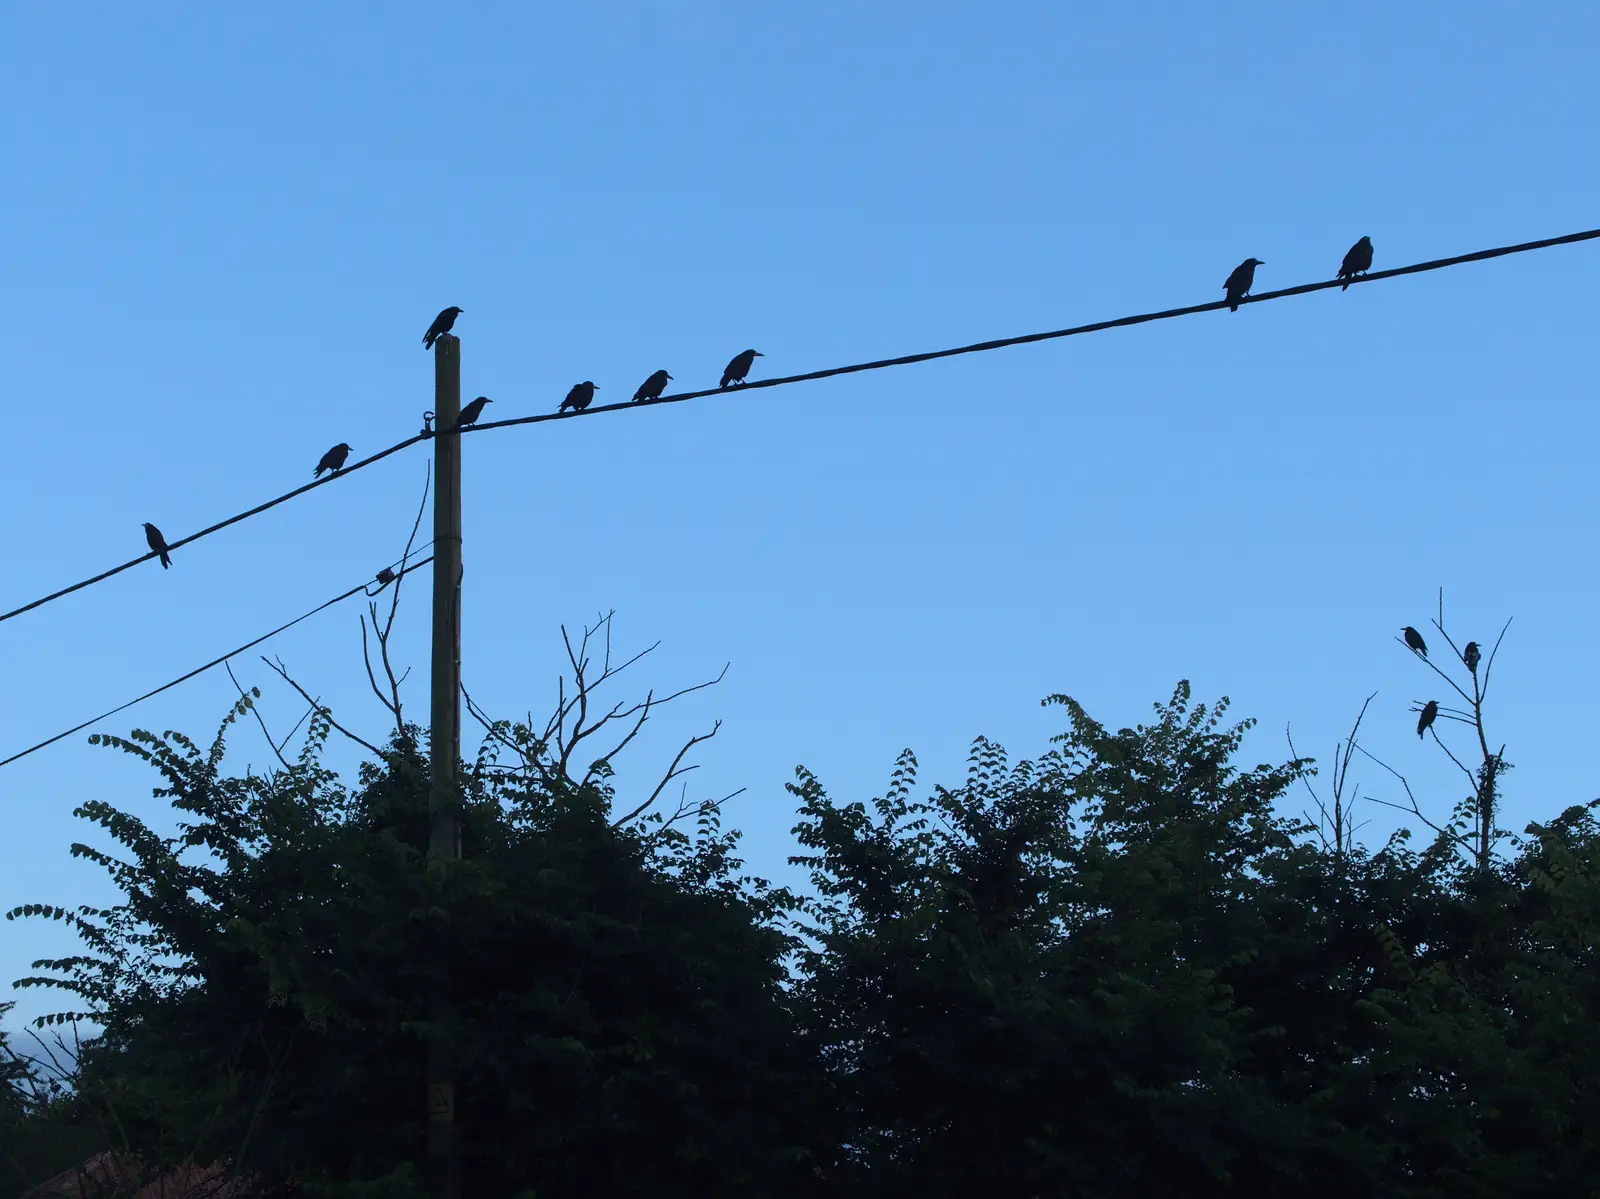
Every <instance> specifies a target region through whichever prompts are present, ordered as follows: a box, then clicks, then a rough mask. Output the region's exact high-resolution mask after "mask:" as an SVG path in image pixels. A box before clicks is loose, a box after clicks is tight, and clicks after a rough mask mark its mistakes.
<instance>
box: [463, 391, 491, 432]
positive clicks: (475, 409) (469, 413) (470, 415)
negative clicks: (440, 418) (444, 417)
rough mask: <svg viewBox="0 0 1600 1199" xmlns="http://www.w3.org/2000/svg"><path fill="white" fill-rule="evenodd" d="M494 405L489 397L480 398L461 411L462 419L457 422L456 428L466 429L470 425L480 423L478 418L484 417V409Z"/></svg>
mask: <svg viewBox="0 0 1600 1199" xmlns="http://www.w3.org/2000/svg"><path fill="white" fill-rule="evenodd" d="M492 403H494V401H493V400H491V399H490V398H489V397H488V396H479V397H478V398H477V399H475V400H473V401H472V403H470V404H468V405H467V406H466V407H465V408H463V409H462V410H461V418H460V419H459V420H458V421H456V428H458V429H465V428H466V427H467V426H468V425H475V424H477V423H478V418H479V417H480V416H482V415H483V410H484V407H485V406H486V405H488V404H492Z"/></svg>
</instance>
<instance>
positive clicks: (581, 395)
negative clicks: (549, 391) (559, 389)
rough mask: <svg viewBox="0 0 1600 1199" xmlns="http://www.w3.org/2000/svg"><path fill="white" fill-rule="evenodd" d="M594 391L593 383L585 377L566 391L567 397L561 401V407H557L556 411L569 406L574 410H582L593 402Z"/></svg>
mask: <svg viewBox="0 0 1600 1199" xmlns="http://www.w3.org/2000/svg"><path fill="white" fill-rule="evenodd" d="M594 393H595V386H594V384H593V383H591V382H589V380H587V379H585V380H584V381H583V382H582V383H579V384H577V385H576V386H574V387H573V389H572V390H571V391H569V392H567V398H566V399H564V400H562V401H561V407H559V408H557V409H556V411H557V412H565V411H566V410H567V409H568V408H571V409H572V410H573V411H574V412H582V411H583V410H584V409H585V408H587V407H588V406H589V405H590V404H592V403H593V402H594Z"/></svg>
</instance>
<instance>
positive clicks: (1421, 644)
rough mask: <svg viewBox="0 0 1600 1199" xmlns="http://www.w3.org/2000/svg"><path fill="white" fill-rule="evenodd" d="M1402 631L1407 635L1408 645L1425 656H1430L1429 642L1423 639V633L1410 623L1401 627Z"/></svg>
mask: <svg viewBox="0 0 1600 1199" xmlns="http://www.w3.org/2000/svg"><path fill="white" fill-rule="evenodd" d="M1400 632H1401V633H1402V634H1404V635H1405V639H1406V644H1407V645H1409V646H1410V647H1411V648H1412V649H1413V650H1415V651H1416V652H1417V653H1419V654H1421V655H1422V656H1423V657H1424V658H1426V657H1427V656H1428V643H1427V642H1426V641H1424V640H1423V639H1422V634H1421V633H1419V632H1417V630H1416V629H1414V628H1412V627H1411V626H1410V625H1407V626H1406V627H1405V628H1403V629H1401V630H1400Z"/></svg>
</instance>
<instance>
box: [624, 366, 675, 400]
mask: <svg viewBox="0 0 1600 1199" xmlns="http://www.w3.org/2000/svg"><path fill="white" fill-rule="evenodd" d="M670 382H672V376H671V375H669V374H667V372H666V371H657V372H656V373H655V374H653V375H651V376H650V377H649V378H648V379H646V380H645V381H644V382H643V383H641V384H639V390H638V391H636V392H634V393H633V398H634V399H635V400H655V399H659V398H660V397H661V393H662V392H664V391H665V390H666V389H667V384H668V383H670Z"/></svg>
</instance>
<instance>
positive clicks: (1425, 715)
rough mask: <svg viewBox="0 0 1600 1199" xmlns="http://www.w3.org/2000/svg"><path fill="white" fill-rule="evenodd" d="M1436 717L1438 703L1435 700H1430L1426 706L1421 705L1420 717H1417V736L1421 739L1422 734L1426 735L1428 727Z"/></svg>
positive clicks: (1437, 714)
mask: <svg viewBox="0 0 1600 1199" xmlns="http://www.w3.org/2000/svg"><path fill="white" fill-rule="evenodd" d="M1438 716H1439V701H1438V700H1436V699H1430V700H1429V701H1428V702H1427V703H1426V704H1424V705H1423V707H1422V715H1421V716H1419V717H1417V736H1418V737H1421V736H1422V734H1423V733H1426V732H1427V731H1428V727H1429V726H1430V725H1432V724H1433V722H1434V721H1435V720H1436V719H1437V718H1438Z"/></svg>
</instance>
